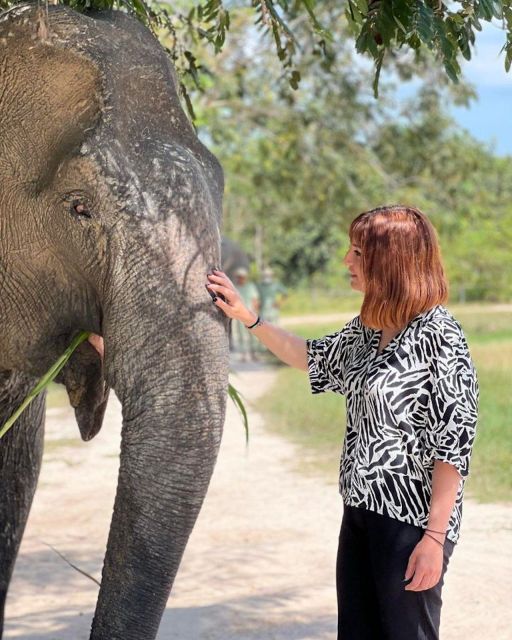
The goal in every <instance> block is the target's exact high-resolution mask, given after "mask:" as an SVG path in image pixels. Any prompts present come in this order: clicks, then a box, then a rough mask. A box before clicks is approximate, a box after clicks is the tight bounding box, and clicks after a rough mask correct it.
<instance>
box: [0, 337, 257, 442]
mask: <svg viewBox="0 0 512 640" xmlns="http://www.w3.org/2000/svg"><path fill="white" fill-rule="evenodd" d="M90 335H91V334H90V333H89V332H87V331H81V332H80V333H79V334H78V335H77V336H76V337H75V338H74V339H73V341H72V342H71V344H70V345H69V346H68V348H67V349H66V350H65V351H64V353H63V354H62V355H61V356H60V357H59V359H58V360H57V361H56V362H55V364H53V365H52V367H51V368H50V369H49V370H48V371H47V372H46V373H45V374H44V375H43V377H42V378H41V379H40V380H39V381H38V383H37V384H36V386H35V387H34V388H33V389H32V391H31V392H30V393H29V395H28V396H27V397H26V398H25V400H24V401H23V402H22V404H21V405H20V406H19V408H18V409H17V410H16V411H15V412H14V413H13V415H12V416H11V417H10V418H9V419H8V420H7V422H6V423H5V424H4V425H3V426H2V427H1V429H0V438H2V436H3V435H4V434H5V433H7V431H8V430H9V429H10V428H11V427H12V425H13V424H14V423H15V422H16V420H17V419H18V418H19V416H20V415H21V414H22V413H23V411H24V410H25V409H26V408H27V407H28V405H29V404H30V403H31V402H32V400H34V398H36V397H37V396H38V395H39V394H40V393H41V392H42V391H44V390H45V389H48V392H49V393H48V407H50V408H53V407H59V408H60V407H64V406H67V405H68V402H69V401H68V398H67V393H66V391H65V390H64V388H63V387H61V386H60V385H56V384H54V383H53V381H54V380H55V378H56V377H57V375H58V374H59V372H60V371H61V370H62V368H63V367H64V365H65V364H66V362H67V361H68V360H69V359H70V357H71V356H72V355H73V353H74V351H75V349H76V348H77V347H78V346H79V345H80V344H81V343H82V342H84V341H85V340H87V339H88V338H89V336H90ZM228 395H229V397H230V398H231V400H232V402H233V403H234V405H235V406H236V408H237V409H238V411H239V413H240V416H241V418H242V422H243V425H244V430H245V441H246V443H248V442H249V420H248V417H247V411H246V409H245V405H244V402H243V400H242V397H241V396H240V393H239V392H238V391H237V389H235V387H234V386H233V385H232V384H231V383H229V385H228Z"/></svg>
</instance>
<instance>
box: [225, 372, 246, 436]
mask: <svg viewBox="0 0 512 640" xmlns="http://www.w3.org/2000/svg"><path fill="white" fill-rule="evenodd" d="M228 395H229V397H230V398H231V400H232V401H233V403H234V405H235V407H236V408H237V409H238V411H239V413H240V416H241V418H242V421H243V424H244V429H245V443H246V444H249V419H248V417H247V410H246V408H245V405H244V402H243V400H242V396H241V395H240V392H239V391H237V390H236V389H235V387H234V386H233V385H232V384H231V383H230V384H229V385H228Z"/></svg>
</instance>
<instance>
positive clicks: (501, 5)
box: [346, 0, 512, 95]
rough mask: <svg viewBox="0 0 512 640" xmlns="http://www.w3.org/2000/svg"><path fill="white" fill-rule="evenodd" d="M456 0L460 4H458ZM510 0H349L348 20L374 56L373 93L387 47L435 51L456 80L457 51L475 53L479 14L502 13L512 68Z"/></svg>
mask: <svg viewBox="0 0 512 640" xmlns="http://www.w3.org/2000/svg"><path fill="white" fill-rule="evenodd" d="M457 5H462V6H461V7H460V8H458V9H456V7H457ZM509 14H510V9H509V3H508V2H502V1H500V0H474V1H471V0H464V1H462V2H457V3H455V2H454V3H449V4H444V3H442V2H438V1H437V0H414V1H411V0H370V2H368V4H367V3H366V0H357V1H356V0H348V8H347V12H346V16H347V20H348V21H349V23H351V24H352V26H353V30H354V32H355V34H356V37H357V40H356V49H357V51H358V52H359V53H363V54H368V55H370V56H371V57H372V58H373V60H374V62H375V80H374V89H375V95H377V92H378V79H379V78H378V76H379V73H380V68H381V65H382V60H383V55H384V52H386V51H389V52H395V51H398V50H400V49H404V48H407V47H410V48H411V49H414V50H416V51H418V50H420V49H422V48H426V49H428V50H430V51H432V52H433V54H434V56H435V59H437V60H438V61H439V62H440V63H441V64H442V65H443V67H444V69H445V71H446V74H447V75H448V77H449V78H450V79H451V80H452V81H453V82H458V80H459V78H460V75H461V69H460V64H459V60H458V59H459V57H460V56H463V57H464V58H465V59H466V60H470V59H471V53H472V49H473V46H474V44H475V31H481V24H480V20H484V21H487V22H490V21H491V20H493V19H502V20H503V19H504V21H505V28H506V44H505V46H504V48H503V49H502V50H504V51H505V52H506V58H505V68H506V69H507V71H508V69H509V68H510V65H511V60H512V53H511V44H510V42H511V40H510V34H511V32H512V21H511V19H510V15H509Z"/></svg>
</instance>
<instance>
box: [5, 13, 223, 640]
mask: <svg viewBox="0 0 512 640" xmlns="http://www.w3.org/2000/svg"><path fill="white" fill-rule="evenodd" d="M178 90H179V87H178V80H177V76H176V72H175V70H174V68H173V65H172V63H171V62H170V59H169V56H168V55H167V54H166V52H165V50H164V48H163V47H162V46H161V44H160V43H159V42H158V40H157V39H156V37H155V36H154V35H153V34H152V33H151V31H150V30H149V29H148V28H147V27H145V26H144V25H143V24H141V23H140V22H139V21H138V20H137V19H135V18H133V17H131V16H129V15H128V14H126V13H124V12H121V11H114V10H88V11H87V12H85V13H78V12H76V11H74V10H73V9H71V8H69V7H66V6H63V5H58V6H54V5H51V6H47V7H46V9H45V8H39V7H38V6H37V4H35V3H32V2H30V3H24V4H21V5H16V6H15V7H14V8H12V9H10V10H8V11H6V12H4V13H3V14H1V15H0V323H1V331H0V424H3V423H4V422H5V420H6V419H7V418H8V417H9V416H10V415H12V413H13V411H14V410H15V409H16V408H17V406H18V405H19V404H20V403H21V402H22V400H23V399H24V397H25V396H26V395H27V393H28V392H29V390H30V389H31V388H32V387H33V386H34V383H35V382H36V381H37V379H38V378H39V377H40V376H41V375H42V374H43V373H44V372H45V371H46V370H48V368H49V367H50V366H51V365H52V363H53V362H54V361H55V360H56V359H57V358H58V356H59V355H60V354H61V353H62V352H63V351H64V350H65V348H66V347H67V346H68V345H69V344H70V342H71V341H72V339H73V338H74V337H75V336H77V335H78V333H79V332H80V331H88V332H91V333H95V334H98V335H100V336H102V337H103V339H104V344H105V351H104V358H103V359H102V358H101V357H100V355H99V354H98V352H97V351H96V350H95V349H94V347H93V346H92V345H91V344H90V343H89V342H87V341H86V342H83V343H82V344H81V345H80V346H79V347H78V349H77V350H76V351H75V353H74V354H73V356H72V358H71V359H70V361H69V363H68V364H67V365H66V367H65V368H64V370H63V371H62V373H61V374H60V379H59V382H61V383H62V384H64V385H65V386H66V388H67V390H68V394H69V399H70V403H71V405H72V406H73V407H74V409H75V415H76V421H77V423H78V427H79V429H80V433H81V436H82V438H83V439H84V440H90V439H91V438H92V437H93V436H95V435H96V434H97V433H98V431H99V429H100V427H101V423H102V420H103V414H104V411H105V406H106V403H107V398H108V392H109V389H112V390H113V392H114V393H115V394H116V395H117V397H118V398H119V400H120V402H121V404H122V415H123V426H122V441H121V447H120V466H119V475H118V485H117V492H116V498H115V503H114V509H113V516H112V522H111V526H110V533H109V537H108V543H107V549H106V554H105V559H104V564H103V570H102V579H101V587H100V590H99V595H98V601H97V604H96V610H95V613H94V618H93V622H92V627H91V633H90V638H91V639H92V640H152V639H154V638H155V637H156V634H157V632H158V627H159V624H160V620H161V616H162V614H163V611H164V609H165V606H166V603H167V600H168V597H169V594H170V591H171V587H172V584H173V580H174V578H175V575H176V572H177V570H178V566H179V564H180V559H181V557H182V554H183V552H184V549H185V546H186V543H187V539H188V537H189V534H190V532H191V530H192V528H193V525H194V523H195V520H196V518H197V515H198V513H199V510H200V508H201V505H202V503H203V499H204V497H205V494H206V491H207V488H208V485H209V481H210V477H211V474H212V472H213V468H214V466H215V462H216V457H217V452H218V448H219V444H220V439H221V434H222V427H223V423H224V417H225V405H226V397H227V387H228V373H229V352H228V336H227V320H226V318H225V317H224V314H222V313H221V312H220V311H219V310H218V309H217V308H216V307H215V305H213V304H212V301H211V298H210V296H209V294H208V291H207V289H206V288H205V284H206V282H207V279H206V274H207V273H208V272H209V271H210V270H211V269H213V268H219V267H220V266H221V265H220V257H221V256H220V245H221V231H220V229H221V215H222V198H223V190H224V177H223V171H222V168H221V166H220V164H219V162H218V160H217V159H216V158H215V156H214V155H213V154H212V153H210V152H209V151H208V150H207V149H206V147H205V146H204V145H203V144H202V143H201V142H200V141H199V139H198V137H197V135H196V133H195V131H194V129H193V127H192V126H191V124H190V123H189V121H188V119H187V117H186V115H185V113H184V112H183V110H182V108H181V106H180V102H179V96H178ZM44 414H45V398H44V394H43V395H41V396H39V397H37V398H36V399H35V400H34V401H33V402H32V404H31V405H30V406H29V408H28V409H27V410H26V411H25V412H24V413H23V414H22V415H21V417H20V418H19V420H18V421H17V423H16V424H15V425H14V426H13V428H12V429H11V430H10V431H9V432H8V433H7V434H6V435H5V437H4V438H3V439H2V440H1V441H0V487H1V490H2V499H1V501H0V615H1V620H2V623H1V624H2V629H3V616H4V604H5V599H6V594H7V590H8V585H9V581H10V578H11V575H12V572H13V567H14V563H15V559H16V555H17V552H18V549H19V545H20V541H21V538H22V535H23V530H24V528H25V524H26V521H27V518H28V514H29V510H30V506H31V502H32V498H33V495H34V492H35V489H36V484H37V479H38V474H39V469H40V465H41V457H42V451H43V434H44ZM92 472H93V470H92ZM0 636H1V630H0Z"/></svg>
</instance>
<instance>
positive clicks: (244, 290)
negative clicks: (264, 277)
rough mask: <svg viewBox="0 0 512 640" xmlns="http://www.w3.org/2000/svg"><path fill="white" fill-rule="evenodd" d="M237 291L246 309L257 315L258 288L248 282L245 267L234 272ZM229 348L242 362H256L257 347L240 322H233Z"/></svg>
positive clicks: (253, 338)
mask: <svg viewBox="0 0 512 640" xmlns="http://www.w3.org/2000/svg"><path fill="white" fill-rule="evenodd" d="M234 277H235V283H236V287H237V290H238V292H239V294H240V297H241V299H242V300H243V302H244V304H245V306H246V307H247V308H248V309H251V310H252V311H254V313H256V314H259V312H260V294H259V292H258V288H257V287H256V285H255V284H254V283H253V282H250V281H249V272H248V271H247V269H246V268H245V267H238V268H237V269H236V270H235V272H234ZM231 346H232V349H233V351H235V352H236V353H238V354H239V357H240V360H241V361H242V362H249V361H251V360H253V361H256V360H257V359H258V358H257V355H256V350H257V345H256V339H255V337H254V336H253V335H252V334H251V333H250V332H249V331H247V329H246V328H245V326H244V325H243V323H242V322H240V320H233V322H232V334H231Z"/></svg>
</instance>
